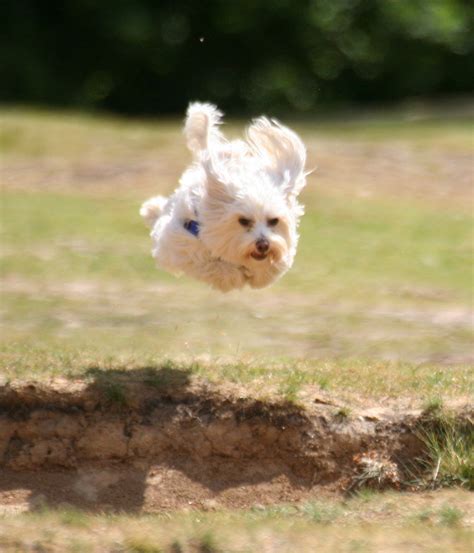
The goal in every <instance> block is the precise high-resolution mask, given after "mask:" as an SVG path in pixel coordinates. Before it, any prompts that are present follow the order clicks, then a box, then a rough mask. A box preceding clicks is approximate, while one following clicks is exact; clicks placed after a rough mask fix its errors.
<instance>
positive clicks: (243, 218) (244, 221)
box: [239, 217, 252, 227]
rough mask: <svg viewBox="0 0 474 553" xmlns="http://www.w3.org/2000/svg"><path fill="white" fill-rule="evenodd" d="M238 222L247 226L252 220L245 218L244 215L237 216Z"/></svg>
mask: <svg viewBox="0 0 474 553" xmlns="http://www.w3.org/2000/svg"><path fill="white" fill-rule="evenodd" d="M239 223H240V224H241V225H242V226H243V227H249V226H250V225H251V224H252V221H251V220H250V219H246V218H245V217H239Z"/></svg>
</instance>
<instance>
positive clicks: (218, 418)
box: [0, 374, 423, 511]
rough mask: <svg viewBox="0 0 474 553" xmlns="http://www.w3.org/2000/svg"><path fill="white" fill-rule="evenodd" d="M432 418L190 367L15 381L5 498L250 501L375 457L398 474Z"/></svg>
mask: <svg viewBox="0 0 474 553" xmlns="http://www.w3.org/2000/svg"><path fill="white" fill-rule="evenodd" d="M422 421H423V415H422V414H420V413H415V412H411V413H404V414H400V413H399V414H395V413H394V412H389V411H384V410H380V409H379V410H374V409H372V410H367V411H361V412H350V413H347V412H344V410H340V409H337V408H336V407H335V406H334V405H333V404H331V402H327V403H326V402H324V403H321V402H320V401H318V400H317V401H316V402H314V403H313V404H312V406H308V407H305V408H303V407H300V406H296V405H294V404H291V403H277V402H274V403H272V402H263V401H259V400H255V399H252V398H249V397H244V396H242V397H239V394H229V393H228V392H225V391H224V390H222V389H218V388H215V387H211V386H209V385H206V384H203V383H198V382H191V381H189V379H188V377H187V376H186V375H185V374H183V375H180V374H173V375H172V378H170V375H169V374H168V375H167V374H161V375H159V378H156V375H155V377H154V379H153V380H149V381H147V379H146V378H145V379H141V380H140V381H136V380H135V381H133V380H130V379H128V378H127V377H123V378H122V377H120V378H115V379H112V380H107V379H101V378H99V379H96V380H94V381H92V382H83V381H81V382H69V381H55V382H51V383H49V384H47V385H46V384H44V385H42V384H35V383H11V384H7V385H4V386H2V387H0V469H1V470H0V504H4V505H8V504H9V503H11V504H12V505H13V504H16V505H19V504H20V503H22V502H24V503H25V504H26V503H28V505H29V507H30V508H31V506H32V505H33V506H34V505H35V504H37V503H38V502H39V503H45V502H46V503H56V504H57V503H64V502H66V503H73V504H78V505H80V506H86V507H89V508H101V509H110V508H113V509H121V510H151V511H152V510H158V509H162V508H176V507H182V506H198V507H201V508H203V507H204V508H206V506H207V507H209V508H212V507H213V506H217V505H225V506H233V507H235V506H249V505H254V504H256V503H262V504H265V503H269V502H274V501H293V500H298V499H302V498H305V497H308V496H311V495H314V494H315V493H326V492H328V491H340V490H344V489H348V488H350V487H351V486H354V482H357V479H358V478H360V476H361V472H363V471H364V470H366V469H367V467H368V466H371V467H372V468H374V467H378V468H379V471H378V478H379V479H380V484H381V485H391V486H398V485H399V483H400V482H401V481H403V479H404V471H405V469H406V467H407V465H408V464H409V463H410V464H411V463H412V462H413V460H414V459H415V458H416V457H418V456H420V455H421V454H422V453H423V444H422V442H421V441H420V439H419V438H418V437H417V428H419V425H420V424H421V423H422ZM371 463H372V464H371ZM20 489H21V490H23V492H22V493H20V495H18V493H19V492H18V490H20ZM25 490H26V491H25ZM20 508H21V507H20Z"/></svg>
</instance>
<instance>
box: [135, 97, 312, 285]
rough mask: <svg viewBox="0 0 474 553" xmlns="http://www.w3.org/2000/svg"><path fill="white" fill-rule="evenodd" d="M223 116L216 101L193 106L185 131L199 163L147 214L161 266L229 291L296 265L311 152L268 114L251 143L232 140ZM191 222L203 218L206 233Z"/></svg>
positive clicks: (146, 207)
mask: <svg viewBox="0 0 474 553" xmlns="http://www.w3.org/2000/svg"><path fill="white" fill-rule="evenodd" d="M221 117H222V114H221V112H219V111H218V109H217V108H216V107H215V106H213V105H211V104H201V103H193V104H191V105H190V106H189V108H188V111H187V117H186V122H185V125H184V134H185V137H186V143H187V146H188V148H189V149H190V150H191V152H192V154H193V159H194V161H193V163H192V164H191V166H190V167H189V168H188V169H187V170H186V171H185V172H184V173H183V175H182V177H181V179H180V186H179V187H178V188H177V189H176V190H175V192H174V193H173V194H172V195H171V196H170V197H169V198H164V197H162V196H155V197H154V198H150V199H149V200H147V201H146V202H145V203H144V204H143V205H142V207H141V209H140V215H141V216H142V217H143V218H144V219H145V221H146V222H147V223H148V225H149V226H151V227H152V231H151V237H152V240H153V250H152V255H153V257H154V258H155V260H156V262H157V264H158V265H159V266H160V267H162V268H164V269H166V270H168V271H170V272H172V273H175V274H180V273H186V274H187V275H190V276H192V277H195V278H197V279H200V280H202V281H204V282H207V283H208V284H210V285H211V286H213V287H214V288H217V289H219V290H222V291H224V292H226V291H229V290H232V289H234V288H242V287H243V286H245V285H247V284H248V285H249V286H251V287H252V288H263V287H265V286H268V285H269V284H271V283H272V282H273V281H274V280H276V279H277V278H278V277H280V276H281V275H282V274H284V273H285V272H286V271H287V270H288V269H289V268H290V267H291V266H292V264H293V259H294V256H295V253H296V246H297V243H298V233H297V226H298V221H299V218H300V217H301V215H302V214H303V208H302V206H301V205H300V204H299V203H298V201H297V196H298V194H299V193H300V192H301V190H302V189H303V187H304V186H305V183H306V178H305V177H306V174H305V172H304V165H305V161H306V150H305V147H304V145H303V143H302V141H301V139H300V138H299V137H298V136H297V135H296V134H295V133H294V132H293V131H291V130H290V129H288V128H286V127H284V126H283V125H281V124H280V123H278V122H277V121H274V120H271V121H270V120H268V119H267V118H265V117H261V118H259V119H257V120H255V121H253V122H252V124H251V125H250V127H249V128H248V129H247V137H246V138H247V140H246V141H243V140H234V141H231V142H229V141H227V140H226V139H225V138H224V136H223V135H222V133H221V132H220V129H219V124H220V121H221ZM190 220H193V221H198V222H199V235H198V236H194V235H193V234H191V233H190V232H189V231H188V230H186V228H185V227H184V225H185V223H186V221H190ZM245 220H246V221H249V222H250V224H247V225H243V224H242V223H246V221H245ZM265 248H267V249H266V250H265ZM262 249H263V250H265V251H262Z"/></svg>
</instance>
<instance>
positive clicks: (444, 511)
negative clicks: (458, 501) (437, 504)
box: [439, 505, 464, 527]
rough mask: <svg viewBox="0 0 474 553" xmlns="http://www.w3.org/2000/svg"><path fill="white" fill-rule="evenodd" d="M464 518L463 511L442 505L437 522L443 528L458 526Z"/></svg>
mask: <svg viewBox="0 0 474 553" xmlns="http://www.w3.org/2000/svg"><path fill="white" fill-rule="evenodd" d="M463 517H464V513H463V511H461V509H458V508H457V507H451V506H450V505H444V506H443V507H441V509H440V511H439V520H440V522H441V524H443V525H445V526H451V527H452V526H459V525H460V524H461V522H462V519H463Z"/></svg>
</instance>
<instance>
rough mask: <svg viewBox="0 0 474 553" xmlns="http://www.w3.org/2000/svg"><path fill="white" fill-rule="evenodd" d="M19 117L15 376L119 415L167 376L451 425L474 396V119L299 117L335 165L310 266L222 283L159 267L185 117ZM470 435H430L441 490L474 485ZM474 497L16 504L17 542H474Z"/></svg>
mask: <svg viewBox="0 0 474 553" xmlns="http://www.w3.org/2000/svg"><path fill="white" fill-rule="evenodd" d="M1 116H2V128H1V130H0V148H1V150H2V175H1V178H2V185H3V189H2V195H1V206H0V209H1V232H2V235H1V246H2V254H1V263H2V265H1V276H2V280H3V282H2V295H1V305H0V309H1V313H2V345H1V351H0V354H1V357H0V384H3V383H5V382H8V381H10V380H13V379H15V378H21V379H25V380H30V379H38V380H42V379H48V378H49V377H66V378H71V379H74V378H81V379H85V380H87V381H91V380H95V381H96V382H97V383H98V384H99V385H100V386H101V387H102V389H103V392H104V393H105V394H106V397H107V398H108V399H109V401H110V402H111V404H115V405H116V406H117V407H118V406H121V405H125V404H126V403H127V389H126V386H124V380H126V379H127V378H130V379H135V380H143V381H145V382H147V383H148V384H149V385H150V386H155V387H157V388H159V387H160V386H164V385H167V386H169V385H176V386H184V385H187V384H188V383H189V381H190V380H192V379H194V378H197V379H199V380H205V381H207V382H210V383H211V384H216V385H222V384H224V385H227V386H228V387H229V388H231V389H233V388H232V387H235V388H236V389H237V390H238V393H239V394H241V393H243V392H244V393H249V394H252V396H254V397H257V398H264V399H272V400H275V399H278V400H283V401H289V402H293V403H296V404H302V405H307V404H313V402H314V401H315V398H318V397H322V399H323V400H324V399H326V400H329V401H333V403H334V406H333V409H334V416H335V417H338V418H340V419H344V418H348V417H349V418H350V417H352V416H353V413H354V414H355V413H357V410H358V409H359V408H360V407H370V406H372V405H373V404H378V405H383V406H390V405H392V404H396V405H397V406H400V405H401V406H413V405H414V404H415V405H416V406H417V407H420V408H422V409H424V410H425V412H426V413H430V416H431V417H441V416H442V415H443V413H444V410H445V408H446V406H449V405H450V403H451V402H454V403H457V404H459V403H462V402H468V401H469V400H470V398H471V397H472V393H473V392H474V389H473V386H474V373H473V369H474V368H473V365H472V359H473V352H472V339H473V332H472V330H473V329H472V320H471V319H470V315H472V263H471V259H472V240H473V236H472V231H473V217H472V213H470V210H469V206H470V203H469V202H470V201H471V200H472V196H471V193H472V191H471V190H470V184H469V183H468V184H467V185H466V174H468V173H469V171H471V169H472V168H471V166H470V163H471V162H470V156H471V149H472V128H471V121H470V120H469V121H468V120H466V119H464V120H462V119H453V118H449V117H444V118H443V117H441V118H439V117H437V116H434V117H431V118H429V117H428V118H426V119H425V120H417V121H413V120H410V121H409V120H406V119H404V118H403V115H401V114H400V113H398V114H393V115H391V114H386V113H384V114H383V116H382V117H380V116H377V117H375V118H359V119H358V118H355V119H354V120H350V121H347V120H344V122H342V121H338V122H334V121H332V122H331V121H324V122H320V123H313V122H311V123H301V124H299V125H297V127H298V130H299V131H301V132H302V135H303V136H304V139H305V141H306V143H307V145H308V149H309V165H310V166H311V167H313V166H314V165H318V166H319V170H318V171H317V172H316V173H315V174H314V175H312V176H311V177H310V179H309V185H308V187H307V190H306V191H305V192H304V195H303V202H304V203H305V204H306V215H305V216H304V218H303V220H302V225H301V242H300V247H299V251H298V255H297V259H296V262H295V265H294V267H293V268H292V270H291V271H290V272H289V273H288V274H287V275H286V276H285V277H284V278H283V279H282V280H281V281H280V282H278V283H277V284H276V285H275V286H273V287H271V288H269V289H266V290H261V291H250V290H248V291H243V292H235V293H231V294H228V295H220V294H218V293H216V292H214V291H212V290H209V289H208V288H206V287H205V286H204V285H201V284H199V283H196V282H193V281H191V280H190V279H187V278H181V279H176V278H174V277H172V276H170V275H168V274H166V273H164V272H163V271H159V270H157V269H156V268H155V267H154V263H153V261H152V259H151V257H150V253H149V252H150V241H149V237H148V231H147V229H146V228H145V227H144V226H143V224H142V222H141V221H140V220H139V217H138V208H139V205H140V202H141V201H143V200H144V199H146V198H147V197H149V196H150V195H152V194H156V193H160V192H161V193H168V192H169V191H170V190H172V189H173V188H174V186H175V183H176V182H177V179H178V177H179V175H180V173H181V172H182V170H183V168H184V166H185V164H186V159H187V158H186V157H185V155H184V146H183V143H182V135H181V130H180V127H179V124H178V123H177V122H176V121H130V120H125V119H124V120H120V119H116V118H110V117H97V116H82V115H77V114H65V113H61V112H56V113H51V112H33V111H27V110H23V109H17V110H4V111H3V112H2V113H1ZM229 127H230V131H231V133H235V132H236V130H237V126H236V125H235V124H231V125H230V126H229ZM458 430H459V429H458V428H456V427H453V426H449V425H447V426H442V425H441V426H440V427H439V428H437V430H436V431H435V430H434V429H433V430H430V431H429V432H428V431H426V432H425V434H424V439H425V440H426V443H427V446H428V449H427V451H428V453H429V455H428V456H427V458H426V459H424V462H425V465H424V467H422V468H424V475H423V477H424V478H425V479H426V480H425V481H427V482H428V484H429V485H431V484H432V482H431V481H430V477H432V475H433V474H434V472H433V471H434V470H435V469H437V472H436V481H435V484H436V485H435V486H432V487H436V486H437V485H441V484H442V485H444V484H449V485H452V484H455V485H460V484H461V485H463V486H464V487H466V488H468V487H472V443H471V441H470V438H469V439H468V438H466V435H465V433H464V434H463V435H462V436H461V435H460V433H459V432H458ZM437 467H438V468H437ZM471 501H472V497H471V496H470V495H469V493H468V492H467V491H466V490H462V489H457V490H444V489H443V490H431V491H430V492H429V493H426V494H421V495H409V494H400V493H395V492H391V493H386V494H380V493H376V492H374V491H373V490H365V489H361V490H359V491H358V492H357V493H356V494H354V496H352V497H351V498H345V499H340V500H337V501H336V500H333V499H328V498H325V497H319V496H318V497H315V498H314V500H312V501H310V502H306V503H304V504H301V505H287V504H283V505H270V506H263V505H257V506H255V508H254V509H251V510H248V511H233V512H230V511H216V512H204V511H193V510H189V511H187V512H184V511H183V512H178V513H162V514H159V515H142V516H127V515H126V514H122V515H114V516H112V515H106V514H100V513H98V514H95V515H93V514H86V513H84V512H81V511H76V510H75V509H73V508H70V507H68V506H64V508H60V509H58V510H56V511H48V510H40V511H38V512H34V513H29V514H19V515H15V516H10V515H8V514H6V515H0V549H1V550H2V551H5V552H6V553H9V552H10V551H15V552H16V551H23V550H30V549H31V550H33V549H34V550H38V551H40V550H41V551H48V552H51V553H56V552H58V553H59V552H61V553H73V552H74V553H76V552H85V551H87V552H89V551H90V552H96V551H97V552H100V553H103V552H105V551H114V552H116V553H118V552H120V553H128V552H129V553H132V552H133V553H158V552H160V553H189V552H190V551H192V552H193V553H195V552H199V553H224V552H226V553H227V552H229V553H233V552H237V551H238V552H239V553H250V552H254V551H266V550H271V551H275V553H290V552H291V553H293V552H294V551H299V552H302V553H304V552H306V551H308V552H311V553H312V552H313V551H315V550H316V549H317V550H318V551H319V552H321V553H326V552H336V551H337V552H338V553H339V552H342V553H346V552H347V553H349V552H350V553H353V552H357V551H359V552H364V553H366V552H368V553H370V552H372V551H373V552H382V553H383V552H390V551H410V550H413V551H414V550H416V551H429V552H430V553H431V552H442V553H444V552H446V551H450V552H453V553H456V552H459V553H461V552H463V553H464V552H465V551H468V550H469V548H470V546H471V544H472V538H473V536H472V532H470V530H469V525H470V524H471V522H472V520H471V518H472V517H470V514H469V510H470V502H471Z"/></svg>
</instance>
